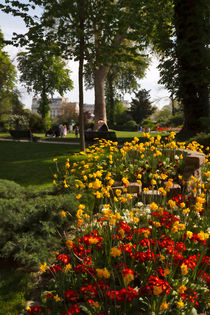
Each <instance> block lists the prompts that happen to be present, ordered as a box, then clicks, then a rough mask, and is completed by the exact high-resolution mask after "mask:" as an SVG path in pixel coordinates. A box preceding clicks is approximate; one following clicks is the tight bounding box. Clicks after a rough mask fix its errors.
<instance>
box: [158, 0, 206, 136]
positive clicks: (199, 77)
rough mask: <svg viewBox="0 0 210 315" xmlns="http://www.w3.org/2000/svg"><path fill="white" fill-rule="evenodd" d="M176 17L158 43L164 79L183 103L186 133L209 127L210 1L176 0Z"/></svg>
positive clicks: (184, 131)
mask: <svg viewBox="0 0 210 315" xmlns="http://www.w3.org/2000/svg"><path fill="white" fill-rule="evenodd" d="M173 3H174V12H173V19H172V23H171V24H170V25H167V27H165V32H164V34H162V37H161V38H160V36H159V35H160V33H159V35H158V34H157V38H159V43H158V46H159V47H160V51H161V52H162V56H161V59H160V65H159V69H160V75H161V80H160V83H162V84H164V85H165V86H166V87H167V89H168V90H169V91H170V94H171V97H173V98H174V97H175V98H176V99H177V100H179V102H180V103H182V106H183V109H184V126H183V129H182V131H181V133H180V136H182V137H190V136H192V135H194V134H196V133H197V132H200V131H205V126H204V125H203V124H202V117H210V104H209V79H210V74H209V68H210V58H209V57H210V56H209V38H210V25H209V22H210V19H209V13H210V3H209V1H208V0H201V1H196V0H183V1H182V0H174V1H173Z"/></svg>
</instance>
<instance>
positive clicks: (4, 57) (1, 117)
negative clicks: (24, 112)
mask: <svg viewBox="0 0 210 315" xmlns="http://www.w3.org/2000/svg"><path fill="white" fill-rule="evenodd" d="M4 48H5V43H4V37H3V34H2V32H1V30H0V124H1V125H2V126H4V123H5V122H6V120H7V118H8V115H9V114H11V113H16V111H18V109H19V110H21V109H22V108H23V106H22V105H21V104H20V100H19V95H18V92H17V90H16V89H15V83H16V77H17V73H16V70H15V66H14V65H13V64H12V61H11V60H10V58H9V56H8V54H7V53H6V52H5V51H4ZM21 107H22V108H21Z"/></svg>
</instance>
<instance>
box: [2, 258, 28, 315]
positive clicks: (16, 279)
mask: <svg viewBox="0 0 210 315" xmlns="http://www.w3.org/2000/svg"><path fill="white" fill-rule="evenodd" d="M30 283H31V280H30V276H29V274H27V273H25V272H24V271H23V270H21V269H19V268H17V267H16V266H15V265H14V264H11V263H10V262H9V261H6V260H3V259H0V315H14V314H17V312H18V311H21V310H22V309H23V308H24V307H25V302H26V300H25V299H26V295H27V293H28V290H29V288H30Z"/></svg>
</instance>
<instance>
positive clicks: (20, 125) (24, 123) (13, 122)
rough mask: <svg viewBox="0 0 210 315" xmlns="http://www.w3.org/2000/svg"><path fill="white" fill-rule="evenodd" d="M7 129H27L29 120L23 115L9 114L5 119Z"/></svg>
mask: <svg viewBox="0 0 210 315" xmlns="http://www.w3.org/2000/svg"><path fill="white" fill-rule="evenodd" d="M7 124H8V127H9V129H12V130H14V129H28V128H29V121H28V119H27V117H26V116H23V115H10V116H9V117H8V120H7Z"/></svg>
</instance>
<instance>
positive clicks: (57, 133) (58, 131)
mask: <svg viewBox="0 0 210 315" xmlns="http://www.w3.org/2000/svg"><path fill="white" fill-rule="evenodd" d="M45 136H46V137H56V138H58V137H65V136H67V126H66V125H62V124H60V125H59V126H53V127H52V128H50V129H49V130H48V131H47V132H46V134H45Z"/></svg>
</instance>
